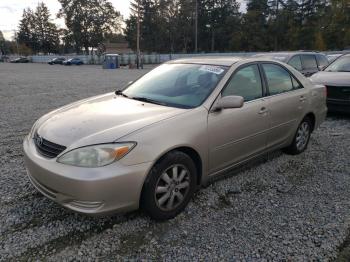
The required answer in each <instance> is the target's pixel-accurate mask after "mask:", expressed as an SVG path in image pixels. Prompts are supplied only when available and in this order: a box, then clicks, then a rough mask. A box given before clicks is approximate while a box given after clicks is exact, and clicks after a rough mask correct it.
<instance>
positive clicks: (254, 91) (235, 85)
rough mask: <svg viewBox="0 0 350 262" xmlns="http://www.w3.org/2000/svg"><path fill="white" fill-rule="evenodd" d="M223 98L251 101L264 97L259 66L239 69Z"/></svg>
mask: <svg viewBox="0 0 350 262" xmlns="http://www.w3.org/2000/svg"><path fill="white" fill-rule="evenodd" d="M222 96H242V97H243V98H244V101H251V100H254V99H257V98H260V97H262V96H263V93H262V85H261V78H260V73H259V68H258V66H257V65H250V66H246V67H244V68H241V69H238V71H237V72H235V73H234V75H233V76H232V78H231V79H230V80H229V82H228V84H227V86H226V87H225V89H224V91H223V92H222Z"/></svg>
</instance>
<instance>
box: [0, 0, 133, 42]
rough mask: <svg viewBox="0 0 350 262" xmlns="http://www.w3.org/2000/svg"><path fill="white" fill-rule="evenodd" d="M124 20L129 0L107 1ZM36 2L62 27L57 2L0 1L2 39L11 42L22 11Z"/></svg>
mask: <svg viewBox="0 0 350 262" xmlns="http://www.w3.org/2000/svg"><path fill="white" fill-rule="evenodd" d="M109 1H110V2H111V3H112V4H113V5H114V7H115V9H116V10H118V11H119V12H120V13H121V14H122V15H123V16H124V18H127V17H128V16H129V5H130V0H109ZM38 2H44V3H45V4H46V5H47V6H48V8H49V9H50V12H51V17H52V20H53V21H54V22H55V23H56V24H58V26H59V27H64V22H63V20H62V19H57V18H56V14H57V13H58V10H59V9H60V7H61V5H60V3H59V2H58V1H57V0H40V1H38V0H0V31H2V33H3V34H4V37H5V38H6V39H8V40H11V39H12V37H13V36H14V30H16V29H17V28H18V24H19V20H20V19H21V17H22V13H23V9H25V8H27V7H30V8H31V9H35V8H36V6H37V5H38Z"/></svg>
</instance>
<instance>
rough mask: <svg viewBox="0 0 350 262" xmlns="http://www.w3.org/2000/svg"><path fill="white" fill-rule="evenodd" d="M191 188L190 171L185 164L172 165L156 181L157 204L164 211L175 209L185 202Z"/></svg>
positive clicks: (155, 194) (155, 195)
mask: <svg viewBox="0 0 350 262" xmlns="http://www.w3.org/2000/svg"><path fill="white" fill-rule="evenodd" d="M189 189H190V171H189V170H188V169H187V168H186V167H185V166H183V165H180V164H176V165H172V166H171V167H169V168H167V169H166V170H165V171H164V172H163V173H162V175H161V176H160V177H159V179H158V181H157V183H156V187H155V192H154V197H155V200H156V203H157V206H158V207H159V208H160V209H161V210H164V211H171V210H174V209H175V208H176V207H178V206H179V205H180V204H181V203H182V202H183V200H184V199H185V197H186V195H187V194H188V192H189Z"/></svg>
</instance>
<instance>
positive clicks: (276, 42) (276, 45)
mask: <svg viewBox="0 0 350 262" xmlns="http://www.w3.org/2000/svg"><path fill="white" fill-rule="evenodd" d="M275 2H276V5H275V8H276V10H275V16H276V17H275V37H274V42H275V43H274V46H275V51H277V49H278V40H277V36H278V30H277V29H278V24H277V18H278V0H276V1H275Z"/></svg>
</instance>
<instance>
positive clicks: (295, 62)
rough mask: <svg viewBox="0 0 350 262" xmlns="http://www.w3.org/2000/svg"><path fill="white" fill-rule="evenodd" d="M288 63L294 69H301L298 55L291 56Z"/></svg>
mask: <svg viewBox="0 0 350 262" xmlns="http://www.w3.org/2000/svg"><path fill="white" fill-rule="evenodd" d="M288 64H289V65H291V66H292V67H294V68H295V69H296V70H298V71H301V70H303V68H302V66H301V60H300V56H298V55H296V56H293V57H292V58H291V59H290V60H289V62H288Z"/></svg>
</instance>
